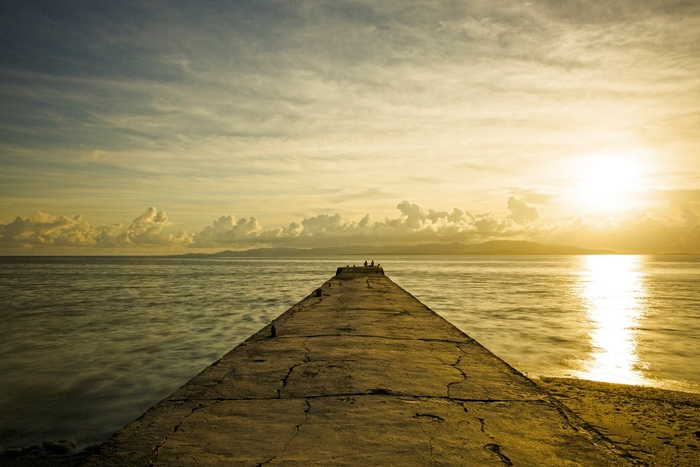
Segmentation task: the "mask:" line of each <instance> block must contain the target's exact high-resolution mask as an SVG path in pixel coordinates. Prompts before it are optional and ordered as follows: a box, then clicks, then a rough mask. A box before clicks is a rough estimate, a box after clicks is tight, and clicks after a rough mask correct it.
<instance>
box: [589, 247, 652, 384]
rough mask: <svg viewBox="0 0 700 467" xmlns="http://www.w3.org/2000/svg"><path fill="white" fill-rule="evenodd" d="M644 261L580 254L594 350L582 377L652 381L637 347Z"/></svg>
mask: <svg viewBox="0 0 700 467" xmlns="http://www.w3.org/2000/svg"><path fill="white" fill-rule="evenodd" d="M641 263H642V258H641V257H639V256H623V255H616V256H584V257H582V269H583V270H582V274H581V276H580V280H581V283H580V294H581V298H582V300H583V303H584V306H585V309H586V312H587V317H588V319H589V320H590V326H591V330H590V332H589V336H590V339H591V341H590V344H591V354H590V355H589V356H588V358H587V359H586V361H585V362H584V368H583V370H582V371H580V372H579V374H578V376H579V377H581V378H585V379H591V380H596V381H606V382H611V383H626V384H649V381H648V380H647V379H646V378H645V377H644V375H643V373H642V371H641V370H642V369H643V367H644V362H642V361H640V359H639V355H638V352H637V345H638V333H639V331H638V329H637V328H638V326H639V321H640V319H641V318H642V317H643V316H644V313H645V306H646V304H645V302H646V286H645V281H644V273H643V272H642V270H641V265H642V264H641Z"/></svg>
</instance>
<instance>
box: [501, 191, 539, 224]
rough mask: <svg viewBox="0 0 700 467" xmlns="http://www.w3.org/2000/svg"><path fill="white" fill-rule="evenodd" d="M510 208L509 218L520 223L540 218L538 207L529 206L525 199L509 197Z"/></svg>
mask: <svg viewBox="0 0 700 467" xmlns="http://www.w3.org/2000/svg"><path fill="white" fill-rule="evenodd" d="M508 210H509V211H510V215H509V216H508V219H511V220H513V221H515V222H517V223H518V224H525V223H526V222H534V221H536V220H537V219H539V218H540V215H539V214H538V213H537V209H535V208H533V207H529V206H528V205H527V204H525V203H524V202H523V201H519V200H517V199H516V198H515V196H511V197H510V198H508Z"/></svg>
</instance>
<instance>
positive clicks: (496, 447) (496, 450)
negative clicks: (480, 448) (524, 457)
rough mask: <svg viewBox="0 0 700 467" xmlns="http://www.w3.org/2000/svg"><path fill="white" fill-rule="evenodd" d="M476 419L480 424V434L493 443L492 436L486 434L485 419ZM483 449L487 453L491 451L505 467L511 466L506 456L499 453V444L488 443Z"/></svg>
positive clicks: (493, 438)
mask: <svg viewBox="0 0 700 467" xmlns="http://www.w3.org/2000/svg"><path fill="white" fill-rule="evenodd" d="M476 419H477V420H479V423H481V427H480V429H481V432H482V433H483V434H485V435H486V436H488V437H489V438H491V439H492V440H494V441H495V440H496V438H495V437H494V436H493V435H492V434H490V433H487V432H486V427H485V425H486V419H485V418H479V417H477V418H476ZM484 449H486V450H487V451H491V452H492V453H494V454H496V456H498V458H499V459H500V460H501V462H503V465H507V466H511V465H513V463H512V462H511V460H510V459H509V458H508V456H506V455H505V454H503V453H502V452H501V445H500V444H496V443H488V444H486V445H484Z"/></svg>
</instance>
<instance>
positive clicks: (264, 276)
mask: <svg viewBox="0 0 700 467" xmlns="http://www.w3.org/2000/svg"><path fill="white" fill-rule="evenodd" d="M364 259H365V258H356V257H341V258H321V259H318V258H309V259H255V260H251V259H197V260H188V259H171V258H156V257H146V258H143V257H142V258H118V257H109V258H85V257H80V258H76V257H63V258H7V257H4V258H0V304H1V308H0V450H2V449H9V448H17V447H22V446H27V445H30V444H33V443H38V442H42V441H46V440H54V441H58V440H63V439H67V440H70V441H71V442H72V443H74V444H75V445H76V447H77V449H82V448H84V447H86V446H89V445H92V444H95V443H100V442H102V441H104V440H105V439H106V438H107V437H109V436H110V435H111V434H112V433H113V432H114V431H116V430H118V429H119V428H121V427H123V426H124V425H125V424H127V423H129V422H130V421H132V420H133V419H135V418H136V417H138V416H139V415H141V414H142V413H143V412H144V411H145V410H146V409H148V408H149V407H150V406H151V405H153V404H154V403H155V402H157V401H158V400H160V399H162V398H163V397H165V396H167V395H168V394H170V393H171V392H172V391H174V390H175V389H176V388H178V387H179V386H180V385H181V384H183V383H184V382H185V381H187V380H188V379H190V378H191V377H192V376H194V375H196V374H197V373H199V372H200V371H201V370H202V369H203V368H205V367H206V366H208V365H209V364H211V363H212V362H213V361H215V360H216V359H218V358H219V357H221V356H222V355H223V354H225V353H226V352H228V351H229V350H230V349H231V348H233V347H234V346H236V345H237V344H238V343H240V342H241V341H243V340H244V339H246V338H247V337H248V336H250V335H251V334H252V333H253V332H255V331H257V330H258V329H259V328H261V327H262V326H263V325H265V324H267V323H268V322H270V321H271V320H272V319H273V318H274V317H276V316H277V315H279V314H280V313H282V312H284V311H285V310H287V309H288V308H289V307H290V306H291V305H293V304H294V303H296V302H297V301H299V300H301V299H302V298H303V297H304V296H306V295H307V294H308V293H310V292H311V291H312V290H314V289H315V288H316V287H317V286H318V285H320V284H321V283H322V282H324V281H325V280H327V279H328V278H330V277H331V276H332V275H333V274H334V273H335V268H336V267H337V266H339V265H345V264H353V263H356V264H358V265H359V264H360V263H361V262H362V261H363V260H364ZM367 259H371V258H367ZM374 259H375V260H379V262H381V263H382V265H383V266H384V268H385V270H386V273H387V275H388V276H389V277H390V278H391V279H392V280H394V281H395V282H396V283H398V284H399V285H401V286H402V287H403V288H405V289H406V290H407V291H409V292H410V293H412V294H413V295H414V296H415V297H417V298H418V299H419V300H421V301H422V302H423V303H425V304H426V305H428V306H429V307H430V308H432V309H433V310H435V311H436V312H438V313H440V314H441V315H442V316H443V317H445V318H446V319H447V320H449V321H450V322H452V323H453V324H454V325H456V326H457V327H459V328H460V329H462V330H463V331H464V332H466V333H467V334H469V335H470V336H471V337H473V338H475V339H476V340H478V341H479V342H481V343H482V344H483V345H485V346H486V347H487V348H489V349H490V350H491V351H493V352H494V353H495V354H497V355H498V356H500V357H501V358H503V359H504V360H506V361H507V362H508V363H510V364H511V365H513V366H514V367H516V368H517V369H519V370H521V371H522V372H525V373H527V374H529V375H531V376H535V375H553V376H573V377H579V378H588V379H595V380H600V381H612V382H623V383H634V384H645V385H652V386H657V387H666V388H673V389H680V390H685V391H692V392H700V365H698V364H697V361H698V357H700V256H663V257H662V256H556V257H553V256H548V257H545V256H542V257H537V256H535V257H532V256H528V257H504V256H499V257H497V256H478V257H473V256H472V257H444V256H442V257H381V258H374Z"/></svg>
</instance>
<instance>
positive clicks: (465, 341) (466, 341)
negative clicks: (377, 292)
mask: <svg viewBox="0 0 700 467" xmlns="http://www.w3.org/2000/svg"><path fill="white" fill-rule="evenodd" d="M381 319H384V318H381ZM362 326H365V325H364V324H363V325H362ZM323 337H362V338H371V339H388V340H394V341H421V342H442V343H445V344H471V343H473V342H474V340H473V339H471V338H470V337H467V338H464V339H462V340H458V341H457V340H450V339H437V338H430V337H416V338H407V337H391V336H376V335H372V334H345V335H341V334H338V333H335V334H306V335H295V336H279V335H278V336H277V337H276V339H278V340H283V339H318V338H323ZM258 342H265V341H263V340H262V339H260V340H254V341H249V342H247V343H248V344H249V345H250V344H256V343H258Z"/></svg>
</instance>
